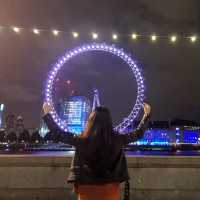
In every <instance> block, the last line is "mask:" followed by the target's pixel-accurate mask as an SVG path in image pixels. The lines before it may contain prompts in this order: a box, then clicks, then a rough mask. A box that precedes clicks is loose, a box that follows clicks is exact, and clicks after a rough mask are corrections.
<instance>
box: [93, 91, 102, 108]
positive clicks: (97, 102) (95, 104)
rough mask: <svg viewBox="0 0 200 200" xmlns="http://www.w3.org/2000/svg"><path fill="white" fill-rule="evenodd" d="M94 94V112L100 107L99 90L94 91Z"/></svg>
mask: <svg viewBox="0 0 200 200" xmlns="http://www.w3.org/2000/svg"><path fill="white" fill-rule="evenodd" d="M93 92H94V98H93V105H92V110H94V109H95V108H96V107H98V106H100V101H99V92H98V90H97V89H94V91H93Z"/></svg>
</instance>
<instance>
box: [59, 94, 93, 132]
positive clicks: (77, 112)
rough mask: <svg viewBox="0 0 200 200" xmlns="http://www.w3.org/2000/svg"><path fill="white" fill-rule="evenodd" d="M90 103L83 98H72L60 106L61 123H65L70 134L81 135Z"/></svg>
mask: <svg viewBox="0 0 200 200" xmlns="http://www.w3.org/2000/svg"><path fill="white" fill-rule="evenodd" d="M90 110H91V106H90V101H89V100H88V99H87V98H86V97H84V96H72V97H69V99H68V101H65V102H63V104H62V111H63V112H62V115H61V118H62V120H63V121H66V124H67V128H68V130H69V131H70V132H73V133H81V132H82V131H83V130H84V129H85V125H86V122H87V118H88V115H89V113H90Z"/></svg>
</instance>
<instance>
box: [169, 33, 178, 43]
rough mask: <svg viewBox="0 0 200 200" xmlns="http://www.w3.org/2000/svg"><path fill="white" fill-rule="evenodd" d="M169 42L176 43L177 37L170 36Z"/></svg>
mask: <svg viewBox="0 0 200 200" xmlns="http://www.w3.org/2000/svg"><path fill="white" fill-rule="evenodd" d="M170 40H171V42H173V43H174V42H176V40H177V37H176V36H175V35H172V36H171V38H170Z"/></svg>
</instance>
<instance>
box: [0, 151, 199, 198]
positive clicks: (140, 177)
mask: <svg viewBox="0 0 200 200" xmlns="http://www.w3.org/2000/svg"><path fill="white" fill-rule="evenodd" d="M71 156H72V155H70V154H69V153H67V152H66V153H65V152H49V153H48V152H47V153H37V154H24V155H16V154H13V155H9V154H7V155H6V154H4V155H0V200H8V199H9V200H10V199H16V200H18V199H20V200H23V199H29V200H47V199H48V200H67V199H69V200H70V199H75V195H74V194H73V192H72V187H71V185H68V184H67V182H66V178H67V175H68V171H69V167H70V162H71ZM127 160H128V168H129V173H130V176H131V180H130V184H131V185H130V187H131V199H133V200H140V199H141V200H161V199H162V200H180V199H181V200H186V199H190V200H197V199H198V200H199V199H200V157H198V156H196V157H195V156H188V157H185V156H163V157H162V156H127Z"/></svg>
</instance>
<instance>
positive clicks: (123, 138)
mask: <svg viewBox="0 0 200 200" xmlns="http://www.w3.org/2000/svg"><path fill="white" fill-rule="evenodd" d="M149 118H150V116H149V115H148V116H143V118H142V120H141V121H140V123H139V125H138V127H137V129H135V130H134V131H132V132H129V133H127V134H119V135H118V140H119V143H120V144H121V145H122V146H125V145H127V144H129V143H131V142H135V141H137V140H139V139H141V138H143V136H144V132H145V130H146V128H147V126H148V122H149Z"/></svg>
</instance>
